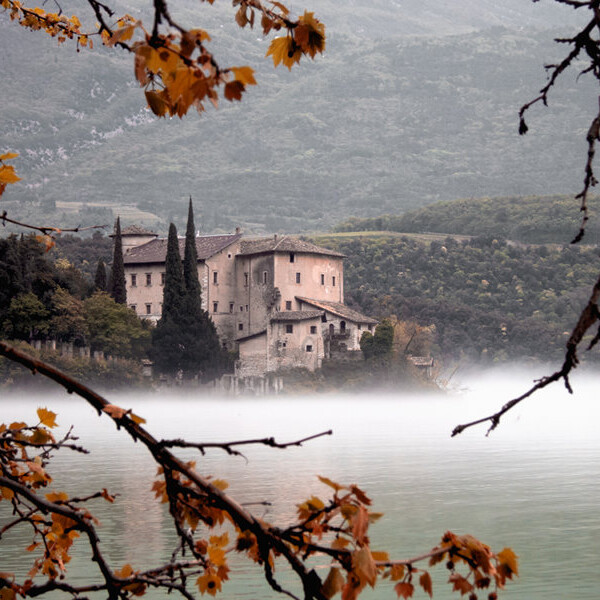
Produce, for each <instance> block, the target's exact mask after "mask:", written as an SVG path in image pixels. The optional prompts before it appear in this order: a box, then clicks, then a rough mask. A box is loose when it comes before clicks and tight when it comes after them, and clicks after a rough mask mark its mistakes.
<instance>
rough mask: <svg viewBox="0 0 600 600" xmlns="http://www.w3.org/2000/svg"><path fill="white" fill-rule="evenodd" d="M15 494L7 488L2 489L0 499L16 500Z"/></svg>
mask: <svg viewBox="0 0 600 600" xmlns="http://www.w3.org/2000/svg"><path fill="white" fill-rule="evenodd" d="M14 495H15V493H14V492H13V491H12V490H11V489H9V488H7V487H0V498H4V499H5V500H12V499H13V498H14Z"/></svg>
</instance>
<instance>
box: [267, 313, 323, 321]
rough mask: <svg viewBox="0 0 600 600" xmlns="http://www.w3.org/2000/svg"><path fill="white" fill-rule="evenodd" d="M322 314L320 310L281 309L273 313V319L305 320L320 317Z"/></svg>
mask: <svg viewBox="0 0 600 600" xmlns="http://www.w3.org/2000/svg"><path fill="white" fill-rule="evenodd" d="M322 316H323V311H322V310H282V311H280V312H276V313H273V316H272V317H271V322H273V321H307V320H309V319H320V318H321V317H322Z"/></svg>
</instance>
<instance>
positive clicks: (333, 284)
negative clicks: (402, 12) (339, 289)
mask: <svg viewBox="0 0 600 600" xmlns="http://www.w3.org/2000/svg"><path fill="white" fill-rule="evenodd" d="M331 285H332V286H333V287H335V275H334V276H333V277H332V278H331Z"/></svg>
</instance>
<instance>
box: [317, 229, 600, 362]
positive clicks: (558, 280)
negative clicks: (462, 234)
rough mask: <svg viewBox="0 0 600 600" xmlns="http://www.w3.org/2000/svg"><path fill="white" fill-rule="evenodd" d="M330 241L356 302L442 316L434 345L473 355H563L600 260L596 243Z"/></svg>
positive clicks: (408, 314)
mask: <svg viewBox="0 0 600 600" xmlns="http://www.w3.org/2000/svg"><path fill="white" fill-rule="evenodd" d="M318 242H319V243H323V238H321V239H319V240H318ZM328 245H329V246H330V247H333V248H334V249H336V250H339V251H341V252H343V253H344V254H346V255H347V257H348V258H347V259H346V264H345V277H344V279H345V287H346V290H347V293H346V301H347V302H348V303H349V304H354V305H356V306H357V307H358V308H360V309H361V310H362V311H363V312H365V313H366V314H370V315H373V316H378V317H380V318H384V317H387V316H390V315H397V316H398V318H400V319H402V320H414V321H416V322H417V323H418V324H419V325H421V326H430V325H434V326H435V333H433V330H432V332H431V336H432V337H433V339H434V341H433V345H432V352H433V353H434V354H435V355H436V356H437V357H445V358H447V359H451V360H462V361H467V362H481V361H485V362H490V361H506V360H520V359H523V358H534V359H539V360H543V359H557V358H559V357H560V356H561V354H562V353H563V351H564V350H563V349H564V344H565V342H566V340H567V337H568V336H567V334H566V333H565V332H566V331H568V330H569V329H570V328H571V327H572V326H573V325H574V324H575V322H576V320H577V318H578V315H579V311H580V310H581V308H582V307H583V306H584V304H585V302H586V300H587V295H588V293H589V285H590V281H593V280H594V279H595V277H596V276H597V272H598V268H599V267H600V265H599V261H600V259H599V258H598V255H597V251H596V250H595V249H591V248H579V247H572V246H565V247H557V246H531V247H522V246H517V245H514V244H509V243H507V242H506V241H504V240H502V239H496V238H489V237H479V238H473V239H472V240H467V241H463V242H458V241H456V240H454V239H452V238H447V239H446V240H445V242H444V243H440V242H437V241H434V242H431V243H429V244H425V243H422V242H419V241H417V240H414V239H409V238H407V237H404V238H402V237H387V238H384V237H380V238H375V239H368V238H364V237H358V238H355V239H351V238H347V237H344V238H331V239H329V244H328ZM409 350H410V348H409Z"/></svg>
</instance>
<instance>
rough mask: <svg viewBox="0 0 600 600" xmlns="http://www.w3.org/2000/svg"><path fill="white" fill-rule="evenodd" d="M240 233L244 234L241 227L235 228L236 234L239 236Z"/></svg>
mask: <svg viewBox="0 0 600 600" xmlns="http://www.w3.org/2000/svg"><path fill="white" fill-rule="evenodd" d="M240 233H242V230H241V229H240V228H239V227H236V228H235V234H236V235H239V234H240Z"/></svg>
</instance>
